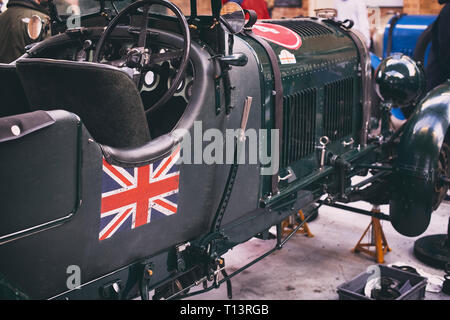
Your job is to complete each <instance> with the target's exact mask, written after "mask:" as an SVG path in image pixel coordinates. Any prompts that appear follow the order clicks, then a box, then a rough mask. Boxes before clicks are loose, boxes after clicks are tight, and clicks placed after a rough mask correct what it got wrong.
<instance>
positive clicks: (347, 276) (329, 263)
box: [191, 202, 450, 300]
mask: <svg viewBox="0 0 450 320" xmlns="http://www.w3.org/2000/svg"><path fill="white" fill-rule="evenodd" d="M354 205H355V206H356V207H359V208H363V209H366V210H370V209H371V206H370V205H369V204H367V203H363V202H360V203H355V204H354ZM381 210H382V212H384V213H388V212H389V211H388V206H382V207H381ZM449 216H450V203H448V202H447V203H443V204H442V205H441V206H440V208H439V209H438V210H437V211H435V212H434V213H433V216H432V219H431V224H430V226H429V228H428V230H427V231H426V233H424V234H423V235H422V236H424V235H432V234H442V233H445V232H446V231H447V223H448V219H449ZM369 223H370V217H367V216H363V215H359V214H355V213H351V212H346V211H342V210H339V209H335V208H331V207H327V206H322V207H321V208H320V211H319V217H318V218H317V219H316V220H315V221H313V222H311V223H310V224H309V227H310V229H311V232H312V233H313V234H314V237H313V238H307V237H305V236H304V235H295V236H294V237H293V238H292V239H291V240H290V241H289V242H287V243H286V245H285V246H284V248H283V249H282V250H281V251H276V252H274V253H273V254H272V255H270V256H268V257H266V258H265V259H263V260H262V261H260V262H258V263H257V264H255V265H253V266H252V267H250V268H249V269H247V270H245V271H244V272H242V273H241V274H238V275H237V276H235V277H234V278H233V279H232V285H233V299H236V300H323V299H327V300H335V299H338V298H339V297H338V294H337V292H336V288H337V287H338V286H339V285H340V284H342V283H344V282H347V281H349V280H351V279H353V278H354V277H355V276H357V275H358V274H360V273H361V272H364V271H365V270H366V268H367V267H368V266H370V265H373V264H375V262H374V261H373V260H372V259H371V258H369V257H368V256H366V255H364V254H354V253H352V252H351V249H352V248H353V247H354V246H355V244H356V243H357V242H358V240H359V239H360V237H361V236H362V233H363V232H364V230H365V229H366V227H367V226H368V224H369ZM382 224H383V229H384V232H385V235H386V238H387V241H388V243H389V246H390V247H391V249H392V252H389V253H388V254H387V255H386V256H385V264H390V263H396V262H404V263H410V264H413V265H415V266H416V267H419V268H421V269H422V270H424V271H425V272H428V273H431V274H435V275H440V276H443V275H444V271H443V270H439V269H434V268H431V267H428V266H426V265H424V264H423V263H421V262H420V261H418V260H417V259H416V258H415V256H414V254H413V245H414V241H415V239H417V238H408V237H405V236H402V235H400V234H399V233H397V232H396V231H395V230H394V229H393V227H392V226H391V224H390V223H389V222H386V221H385V222H382ZM274 245H275V240H266V241H264V240H259V239H256V238H253V239H252V240H250V241H249V242H247V243H244V244H242V245H240V246H237V247H235V248H234V249H233V250H230V251H229V252H228V253H227V254H226V255H225V256H224V257H225V259H226V265H227V267H226V270H227V272H228V274H230V273H231V272H233V271H235V270H237V269H238V268H240V267H241V266H244V265H245V264H246V263H248V262H250V261H251V260H253V259H255V258H256V257H258V256H260V255H261V254H263V253H265V252H266V251H268V250H270V249H271V248H273V246H274ZM199 288H200V287H199ZM191 299H198V300H216V299H224V300H226V299H228V298H227V294H226V285H225V284H223V285H221V287H220V288H219V289H216V290H212V291H210V292H208V293H205V294H202V295H198V296H195V297H192V298H191ZM425 299H433V300H436V299H446V300H450V296H447V295H445V294H443V293H430V292H426V295H425Z"/></svg>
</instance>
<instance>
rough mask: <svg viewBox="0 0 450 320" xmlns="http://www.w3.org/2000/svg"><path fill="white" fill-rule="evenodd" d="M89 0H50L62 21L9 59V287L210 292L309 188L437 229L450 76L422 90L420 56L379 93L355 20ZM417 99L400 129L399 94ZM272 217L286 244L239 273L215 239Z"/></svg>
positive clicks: (4, 280)
mask: <svg viewBox="0 0 450 320" xmlns="http://www.w3.org/2000/svg"><path fill="white" fill-rule="evenodd" d="M80 4H82V5H84V6H85V7H86V8H90V9H89V10H91V9H92V10H91V11H89V12H87V13H86V14H84V15H81V17H74V16H70V17H67V16H65V17H64V16H63V14H64V13H65V12H60V14H59V15H58V14H57V10H56V9H55V7H52V8H53V9H54V10H52V25H51V27H52V33H53V34H54V35H53V36H52V37H50V38H47V39H46V40H44V41H43V42H40V43H37V44H35V45H33V46H31V47H29V48H28V49H27V53H26V54H25V55H24V56H22V57H21V58H19V59H18V60H16V61H15V62H13V63H12V64H9V65H1V66H0V82H1V87H2V88H6V90H7V92H9V94H8V95H6V96H4V97H2V100H1V105H0V159H1V165H0V181H1V184H0V199H1V202H2V210H1V211H2V212H1V217H0V221H1V223H0V257H1V263H0V275H1V276H0V277H1V278H0V295H1V297H2V298H32V299H79V298H83V299H99V298H102V299H130V298H134V297H136V296H139V295H140V296H141V298H143V299H148V298H149V291H150V290H155V291H154V292H155V295H154V296H153V298H154V299H159V298H164V299H171V298H181V297H186V296H189V295H193V294H196V293H198V292H205V291H208V290H210V289H212V288H215V287H217V286H219V285H221V284H222V283H225V282H229V281H230V278H231V277H233V276H234V275H236V274H237V273H239V272H240V271H242V270H244V269H245V268H247V267H249V266H250V265H252V264H253V263H255V262H257V261H259V260H261V259H262V258H264V257H265V256H267V255H269V254H270V253H272V252H274V251H276V250H278V249H281V248H282V247H283V245H284V243H285V242H286V241H287V240H288V239H289V238H290V237H291V235H292V234H291V235H289V236H288V237H287V238H282V234H281V227H280V225H281V222H282V221H283V220H284V219H286V218H288V217H290V216H294V215H297V212H298V211H299V210H303V211H304V212H305V213H308V212H309V211H311V210H314V209H317V207H316V206H317V205H332V206H333V205H335V206H341V207H345V208H346V209H349V210H351V209H352V207H350V206H347V205H345V206H344V205H343V203H345V204H347V203H350V202H354V201H360V200H363V201H367V202H369V203H372V204H373V205H377V206H378V205H381V204H390V212H389V215H387V214H375V213H370V212H362V213H365V214H373V215H376V217H378V218H380V219H386V220H390V221H391V223H392V224H393V226H394V227H395V229H396V230H398V231H399V232H400V233H402V234H404V235H407V236H417V235H420V234H421V233H423V232H424V231H425V230H426V228H427V227H428V224H429V222H430V218H431V214H432V212H433V210H435V209H436V208H437V207H438V206H439V204H440V203H441V201H442V199H443V198H444V197H445V195H446V194H447V190H448V186H449V177H450V160H449V158H450V149H449V144H450V131H449V124H450V83H445V84H442V85H441V86H439V87H437V88H435V89H434V90H433V91H431V92H429V93H428V94H426V96H425V97H424V98H421V93H424V92H423V89H422V88H423V84H424V78H423V73H422V72H421V69H420V67H419V66H417V65H416V64H415V63H414V61H412V60H411V59H409V58H408V57H406V56H402V55H396V56H393V57H390V58H388V59H386V60H385V61H384V62H383V63H382V64H381V66H380V67H379V68H378V70H377V72H376V75H375V78H376V84H375V86H376V89H377V92H378V93H379V94H380V96H381V97H382V101H381V103H373V101H375V100H374V99H373V93H372V92H373V88H374V81H373V79H372V75H371V67H370V57H369V54H368V51H367V48H366V47H365V45H364V41H362V40H361V39H360V36H359V35H358V34H357V33H355V32H353V31H352V30H351V24H352V23H351V21H345V22H339V21H335V20H332V19H319V18H297V19H282V20H264V21H257V19H256V16H255V14H254V13H253V12H251V11H247V12H245V14H246V15H247V20H244V12H243V11H242V10H241V9H240V7H238V6H237V7H236V5H235V4H234V5H233V4H231V5H226V6H224V7H223V8H222V3H221V1H220V0H211V3H210V6H208V10H207V11H208V12H207V13H204V12H202V14H200V13H199V11H198V10H197V9H198V8H197V2H196V1H195V0H193V1H190V5H191V7H190V8H184V9H183V10H184V11H183V12H184V13H183V12H182V11H181V10H180V9H179V8H178V7H177V6H176V5H174V4H173V3H171V2H168V1H164V0H138V1H131V2H130V1H128V0H125V1H120V2H114V1H113V2H112V5H111V6H108V5H107V3H106V2H105V1H94V0H80ZM208 4H209V3H208ZM202 5H204V2H202ZM82 8H83V7H82ZM82 13H83V10H82ZM77 19H78V20H77ZM69 21H70V22H71V24H72V25H71V26H70V28H68V24H69ZM74 21H75V22H76V21H78V22H79V26H77V25H76V23H75V26H74V25H73V24H74ZM25 97H26V99H25ZM411 103H413V104H416V110H415V112H414V114H413V115H412V116H411V118H410V119H409V120H408V121H407V122H406V124H404V125H403V126H401V128H400V129H398V130H392V128H391V127H390V123H389V110H390V108H391V107H392V106H394V105H395V106H398V105H404V104H411ZM369 173H370V174H369ZM356 176H360V177H363V178H360V179H359V182H356V183H355V182H352V177H356ZM339 203H340V204H339ZM359 212H360V213H361V211H359ZM311 216H312V214H309V215H308V214H307V218H306V219H305V220H303V222H302V223H304V222H306V221H308V217H311ZM302 223H301V224H299V227H300V226H301V225H302ZM272 226H277V235H276V237H277V244H276V247H274V248H273V250H271V251H269V252H268V253H266V254H265V255H263V256H262V257H259V258H258V259H256V260H255V261H253V262H251V263H250V264H247V265H245V266H242V268H241V269H239V270H237V271H236V272H233V273H232V274H230V275H228V274H227V273H226V268H225V261H224V259H223V255H224V254H225V253H226V252H227V251H228V250H230V249H231V248H233V247H234V246H236V245H238V244H241V243H243V242H245V241H248V240H249V239H251V238H252V237H255V236H258V237H261V238H268V237H269V232H268V230H269V229H270V228H271V227H272ZM295 231H296V230H294V231H293V232H295ZM198 284H204V286H205V288H204V289H202V290H199V291H192V290H193V288H194V287H195V286H196V285H198Z"/></svg>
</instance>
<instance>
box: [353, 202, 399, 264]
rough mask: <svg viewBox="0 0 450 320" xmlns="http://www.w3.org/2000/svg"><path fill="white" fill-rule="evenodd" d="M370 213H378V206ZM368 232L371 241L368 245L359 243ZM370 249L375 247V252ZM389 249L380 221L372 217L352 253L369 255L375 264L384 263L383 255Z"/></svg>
mask: <svg viewBox="0 0 450 320" xmlns="http://www.w3.org/2000/svg"><path fill="white" fill-rule="evenodd" d="M372 213H380V207H379V206H373V208H372ZM369 230H371V231H372V239H371V242H370V243H361V241H362V240H363V238H364V236H365V235H366V234H367V233H368V232H369ZM370 247H375V251H371V250H370ZM390 251H391V248H389V245H388V243H387V240H386V236H385V235H384V232H383V228H382V227H381V224H380V219H378V218H375V217H372V222H370V224H369V226H368V227H367V229H366V231H364V233H363V235H362V237H361V239H359V241H358V243H357V244H356V246H355V248H353V250H352V252H353V253H359V252H362V253H365V254H368V255H370V256H371V257H373V258H375V261H376V262H377V263H384V255H385V254H386V253H387V252H390Z"/></svg>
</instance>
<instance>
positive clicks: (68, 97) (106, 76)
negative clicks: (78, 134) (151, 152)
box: [16, 58, 150, 148]
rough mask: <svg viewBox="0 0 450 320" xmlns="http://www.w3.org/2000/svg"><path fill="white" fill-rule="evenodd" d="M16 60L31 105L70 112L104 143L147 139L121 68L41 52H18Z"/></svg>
mask: <svg viewBox="0 0 450 320" xmlns="http://www.w3.org/2000/svg"><path fill="white" fill-rule="evenodd" d="M16 65H17V71H18V73H19V76H20V79H21V81H22V84H23V87H24V90H25V93H26V95H27V97H28V100H29V102H30V106H31V109H32V110H54V109H63V110H67V111H69V112H73V113H75V114H77V115H78V116H79V117H80V118H81V120H82V122H83V124H84V125H85V126H86V128H87V129H88V130H89V132H90V134H91V135H92V137H93V138H94V139H95V140H96V141H97V142H99V143H101V144H104V145H107V146H111V147H115V148H122V147H137V146H140V145H142V144H145V143H147V142H148V141H150V130H149V127H148V123H147V120H146V117H145V112H144V106H143V104H142V100H141V97H140V95H139V92H138V90H137V88H136V86H135V85H134V83H133V81H132V80H131V79H130V77H129V76H128V75H127V74H126V73H125V72H123V71H121V70H120V69H118V68H116V67H113V66H109V65H104V64H98V63H88V62H74V61H66V60H52V59H41V58H34V59H30V58H22V59H19V60H17V62H16Z"/></svg>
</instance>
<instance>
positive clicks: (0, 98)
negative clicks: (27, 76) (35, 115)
mask: <svg viewBox="0 0 450 320" xmlns="http://www.w3.org/2000/svg"><path fill="white" fill-rule="evenodd" d="M29 111H30V106H29V104H28V100H27V98H26V96H25V92H24V91H23V87H22V83H21V82H20V79H19V75H18V74H17V70H16V66H15V65H13V64H3V63H1V64H0V118H1V117H8V116H12V115H16V114H22V113H26V112H29Z"/></svg>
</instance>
